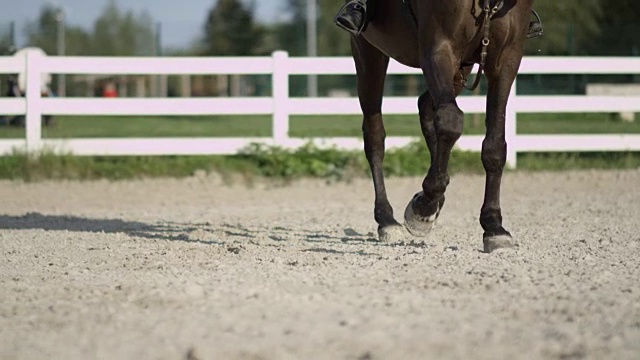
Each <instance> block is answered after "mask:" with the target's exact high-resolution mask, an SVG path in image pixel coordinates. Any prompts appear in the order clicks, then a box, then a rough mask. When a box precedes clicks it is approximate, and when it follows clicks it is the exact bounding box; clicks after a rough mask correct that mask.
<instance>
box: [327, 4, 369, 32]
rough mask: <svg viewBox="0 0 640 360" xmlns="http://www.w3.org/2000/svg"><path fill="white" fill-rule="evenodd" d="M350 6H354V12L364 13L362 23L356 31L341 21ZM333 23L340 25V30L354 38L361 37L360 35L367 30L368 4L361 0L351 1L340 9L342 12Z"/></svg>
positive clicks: (339, 11)
mask: <svg viewBox="0 0 640 360" xmlns="http://www.w3.org/2000/svg"><path fill="white" fill-rule="evenodd" d="M350 5H353V9H354V10H356V11H360V12H361V13H362V23H361V24H360V26H358V28H356V29H354V28H350V27H348V26H347V25H345V24H343V23H342V22H340V20H339V19H340V18H341V17H342V16H343V15H344V14H345V13H346V10H347V7H349V6H350ZM333 22H334V23H335V24H336V25H338V27H340V28H342V29H344V30H346V31H348V32H349V33H351V35H353V36H358V35H360V33H362V32H363V31H364V30H365V28H366V27H367V3H366V2H365V3H363V2H362V1H361V0H351V1H349V2H348V3H346V4H344V6H342V7H341V8H340V10H338V14H337V15H336V17H335V18H334V19H333Z"/></svg>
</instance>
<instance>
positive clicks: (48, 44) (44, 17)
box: [26, 5, 58, 55]
mask: <svg viewBox="0 0 640 360" xmlns="http://www.w3.org/2000/svg"><path fill="white" fill-rule="evenodd" d="M57 15H58V9H56V8H55V7H53V6H51V5H45V6H43V7H42V9H41V10H40V15H39V16H38V20H36V21H35V22H32V23H29V24H28V25H27V31H26V32H27V41H28V43H29V45H31V46H37V47H39V48H41V49H42V50H44V52H45V53H47V54H50V55H53V54H56V53H57V48H56V45H57V28H58V21H57V19H56V16H57Z"/></svg>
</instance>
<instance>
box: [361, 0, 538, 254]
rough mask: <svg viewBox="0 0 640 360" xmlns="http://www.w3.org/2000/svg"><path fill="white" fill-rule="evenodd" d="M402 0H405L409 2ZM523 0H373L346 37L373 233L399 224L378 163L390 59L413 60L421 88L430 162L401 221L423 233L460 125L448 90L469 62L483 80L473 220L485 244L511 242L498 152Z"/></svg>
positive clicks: (525, 13)
mask: <svg viewBox="0 0 640 360" xmlns="http://www.w3.org/2000/svg"><path fill="white" fill-rule="evenodd" d="M405 3H410V5H409V6H411V8H407V7H406V6H407V4H405ZM532 3H533V0H504V1H502V0H493V1H490V0H486V3H485V0H446V1H440V0H411V1H410V2H409V1H408V0H403V1H401V0H378V1H377V9H376V16H375V18H374V19H373V20H372V21H371V23H370V24H369V25H368V27H367V28H366V30H365V31H364V32H363V33H362V34H361V35H360V36H354V37H352V41H351V47H352V52H353V58H354V59H355V64H356V70H357V84H358V97H359V99H360V106H361V108H362V113H363V115H364V116H363V125H362V131H363V137H364V147H365V154H366V157H367V160H368V161H369V166H370V168H371V173H372V175H373V184H374V190H375V210H374V216H375V220H376V222H377V223H378V225H379V227H378V234H379V237H380V239H381V240H382V241H394V240H397V239H398V238H399V237H400V236H402V235H401V234H402V233H403V232H404V229H403V227H402V226H401V225H400V223H398V221H396V219H395V218H394V216H393V209H392V207H391V205H390V203H389V200H388V199H387V193H386V189H385V184H384V174H383V171H382V161H383V158H384V150H385V144H384V141H385V136H386V134H385V129H384V124H383V120H382V113H381V106H382V93H383V87H384V81H385V77H386V70H387V65H388V63H389V58H390V57H391V58H394V59H395V60H397V61H398V62H400V63H402V64H404V65H407V66H411V67H416V68H421V69H422V71H423V74H424V79H425V81H426V88H427V91H426V92H425V93H424V94H422V96H420V98H419V100H418V110H419V114H420V125H421V128H422V133H423V135H424V138H425V140H426V142H427V147H428V148H429V151H430V153H431V166H430V168H429V172H428V174H427V176H426V177H425V179H424V181H423V182H422V191H420V192H418V193H417V194H416V195H415V196H414V197H413V199H412V200H411V201H410V202H409V205H408V206H407V208H406V210H405V212H404V218H405V226H406V228H407V229H408V230H409V232H411V233H412V234H413V235H417V236H422V235H425V234H426V233H427V232H428V231H429V230H431V228H432V226H433V224H434V222H435V220H436V219H437V218H438V215H439V214H440V211H441V209H442V206H443V205H444V200H445V196H444V194H445V190H446V188H447V185H448V184H449V174H448V169H447V168H448V164H449V157H450V155H451V150H452V148H453V146H454V144H455V142H456V141H457V140H458V138H459V137H460V136H461V134H462V129H463V123H464V118H463V112H462V111H461V110H460V108H459V107H458V105H457V103H456V96H457V95H458V94H459V93H460V92H461V91H462V89H463V87H464V85H465V84H466V79H467V77H468V76H469V74H470V72H471V69H472V66H473V65H474V64H479V63H482V62H484V66H483V68H484V73H485V76H486V79H487V82H488V94H487V108H486V136H485V139H484V141H483V142H482V164H483V165H484V168H485V171H486V185H485V196H484V203H483V204H482V209H481V211H480V224H481V225H482V228H483V229H484V236H483V243H484V250H485V252H491V251H493V250H494V249H497V248H501V247H510V246H512V237H511V234H510V233H509V232H508V231H507V230H505V228H504V227H503V226H502V214H501V210H500V182H501V179H502V172H503V168H504V165H505V161H506V150H507V144H506V142H505V111H506V106H507V100H508V97H509V92H510V89H511V86H512V85H513V81H514V80H515V77H516V74H517V72H518V68H519V66H520V61H521V59H522V54H523V44H524V41H525V39H526V36H527V31H528V27H529V16H530V14H531V8H532ZM412 18H414V19H415V21H414V19H412ZM489 25H490V27H489ZM483 44H485V45H486V46H483ZM483 50H484V52H486V54H485V56H483V54H482V53H483ZM483 58H484V61H483Z"/></svg>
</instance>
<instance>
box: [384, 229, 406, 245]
mask: <svg viewBox="0 0 640 360" xmlns="http://www.w3.org/2000/svg"><path fill="white" fill-rule="evenodd" d="M406 237H407V233H406V231H405V229H404V227H402V226H400V225H391V226H385V227H382V226H381V227H379V228H378V239H380V241H381V242H383V243H388V244H393V243H399V242H401V241H404V240H405V238H406Z"/></svg>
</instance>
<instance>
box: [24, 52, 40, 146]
mask: <svg viewBox="0 0 640 360" xmlns="http://www.w3.org/2000/svg"><path fill="white" fill-rule="evenodd" d="M43 59H44V57H43V56H42V54H41V53H40V52H39V51H33V50H30V51H27V52H26V55H25V61H26V73H25V76H26V82H25V84H26V87H27V88H26V101H27V114H26V118H25V128H26V130H25V131H26V140H27V153H28V154H29V155H31V156H34V155H36V156H37V154H38V152H39V151H40V150H41V144H42V121H41V118H42V110H41V107H42V101H41V99H42V95H41V89H42V60H43Z"/></svg>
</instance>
